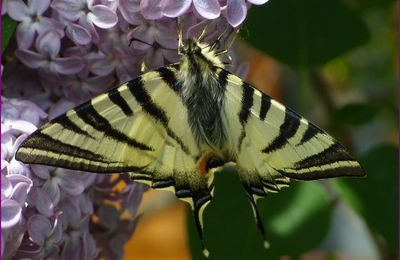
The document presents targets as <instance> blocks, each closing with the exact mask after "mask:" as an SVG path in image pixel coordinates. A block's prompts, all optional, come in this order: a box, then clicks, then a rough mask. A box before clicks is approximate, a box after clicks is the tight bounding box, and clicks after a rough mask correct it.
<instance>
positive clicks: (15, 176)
mask: <svg viewBox="0 0 400 260" xmlns="http://www.w3.org/2000/svg"><path fill="white" fill-rule="evenodd" d="M7 179H8V180H9V181H10V182H11V185H12V186H13V187H14V186H16V185H17V184H18V183H21V182H23V183H26V184H28V185H29V186H32V180H31V179H29V178H28V177H26V176H24V175H20V174H13V175H8V176H7Z"/></svg>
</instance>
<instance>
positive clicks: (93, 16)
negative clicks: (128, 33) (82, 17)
mask: <svg viewBox="0 0 400 260" xmlns="http://www.w3.org/2000/svg"><path fill="white" fill-rule="evenodd" d="M88 17H89V19H90V20H91V21H92V22H93V23H94V24H95V25H96V26H97V27H99V28H102V29H109V28H112V27H114V26H115V25H116V24H117V22H118V17H117V14H116V13H115V12H114V11H113V10H111V9H110V8H109V7H107V6H105V5H96V6H93V8H92V12H91V13H88Z"/></svg>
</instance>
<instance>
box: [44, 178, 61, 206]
mask: <svg viewBox="0 0 400 260" xmlns="http://www.w3.org/2000/svg"><path fill="white" fill-rule="evenodd" d="M54 179H56V178H51V179H49V180H47V181H46V182H45V183H44V184H43V187H42V189H43V191H44V192H45V193H47V194H48V196H49V197H50V199H51V201H52V203H53V205H57V204H58V202H59V201H60V197H61V191H60V188H59V187H58V184H57V183H56V182H55V181H54Z"/></svg>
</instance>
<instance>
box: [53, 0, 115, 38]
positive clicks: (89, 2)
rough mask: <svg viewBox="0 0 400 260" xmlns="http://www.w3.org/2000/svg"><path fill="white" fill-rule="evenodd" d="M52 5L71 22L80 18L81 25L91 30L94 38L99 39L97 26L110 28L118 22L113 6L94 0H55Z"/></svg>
mask: <svg viewBox="0 0 400 260" xmlns="http://www.w3.org/2000/svg"><path fill="white" fill-rule="evenodd" d="M51 7H52V8H54V10H56V11H57V12H58V13H59V14H60V15H61V16H62V17H64V18H65V19H67V20H69V21H71V22H74V21H77V20H78V21H79V25H81V26H83V27H84V28H86V29H87V30H89V31H90V32H91V33H92V36H93V37H94V39H98V34H97V31H96V28H95V26H97V27H98V28H102V29H109V28H112V27H114V26H115V25H116V24H117V22H118V18H117V14H116V13H115V12H114V11H113V10H112V9H111V8H109V7H108V6H106V5H101V4H94V0H78V1H75V0H54V1H53V3H52V4H51Z"/></svg>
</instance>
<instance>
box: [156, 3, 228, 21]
mask: <svg viewBox="0 0 400 260" xmlns="http://www.w3.org/2000/svg"><path fill="white" fill-rule="evenodd" d="M162 2H163V3H162V6H163V14H164V15H165V16H167V17H178V16H181V15H182V14H184V13H186V12H187V11H188V10H189V8H190V6H191V4H192V2H193V6H194V8H195V10H196V11H197V12H198V13H199V14H200V15H201V16H202V17H204V18H206V19H215V18H218V17H219V16H220V14H221V6H220V4H219V2H218V0H178V1H176V0H163V1H162Z"/></svg>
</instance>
